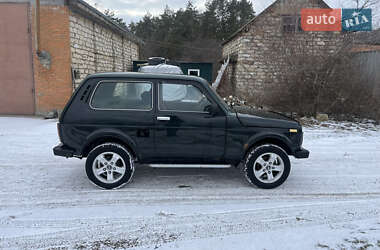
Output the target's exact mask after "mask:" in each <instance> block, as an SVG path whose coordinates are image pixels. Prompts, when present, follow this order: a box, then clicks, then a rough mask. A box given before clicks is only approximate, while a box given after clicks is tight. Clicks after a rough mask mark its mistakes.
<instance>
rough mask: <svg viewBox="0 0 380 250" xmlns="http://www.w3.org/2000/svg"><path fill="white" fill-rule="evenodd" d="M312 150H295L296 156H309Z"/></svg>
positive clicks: (298, 157) (299, 157) (301, 157)
mask: <svg viewBox="0 0 380 250" xmlns="http://www.w3.org/2000/svg"><path fill="white" fill-rule="evenodd" d="M309 155H310V152H309V151H308V150H306V149H304V148H300V149H298V150H296V151H295V152H294V157H295V158H297V159H304V158H309Z"/></svg>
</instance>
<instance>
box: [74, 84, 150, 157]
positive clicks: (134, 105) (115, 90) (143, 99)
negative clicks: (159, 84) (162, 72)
mask: <svg viewBox="0 0 380 250" xmlns="http://www.w3.org/2000/svg"><path fill="white" fill-rule="evenodd" d="M153 89H154V82H153V81H151V80H143V79H112V80H110V79H107V80H100V81H98V82H97V83H96V87H95V90H94V92H93V94H92V97H91V100H90V102H89V108H90V109H89V112H83V113H80V114H78V119H79V120H80V119H83V120H85V121H91V126H88V125H87V124H86V125H85V126H86V130H87V131H88V132H90V133H94V132H96V131H103V133H102V135H103V136H107V135H109V136H111V135H112V136H113V137H114V136H115V135H118V134H120V138H119V137H117V138H118V139H121V140H123V139H125V138H130V140H131V143H133V144H134V145H133V146H134V149H135V150H136V151H137V154H138V156H139V160H140V161H142V162H144V161H147V160H149V159H151V158H153V157H154V153H155V150H154V135H153V134H154V126H155V113H154V107H153V103H154V102H153V96H154V94H153Z"/></svg>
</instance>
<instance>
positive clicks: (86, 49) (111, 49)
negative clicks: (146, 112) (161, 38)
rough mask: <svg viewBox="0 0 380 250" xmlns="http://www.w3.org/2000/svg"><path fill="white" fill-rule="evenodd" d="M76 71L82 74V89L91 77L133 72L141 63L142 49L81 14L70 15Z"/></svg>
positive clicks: (73, 59) (76, 82)
mask: <svg viewBox="0 0 380 250" xmlns="http://www.w3.org/2000/svg"><path fill="white" fill-rule="evenodd" d="M69 19H70V46H71V57H72V68H73V69H74V70H78V71H79V73H80V79H76V80H75V85H76V86H78V84H79V83H80V81H82V80H83V79H84V78H85V77H86V76H87V75H88V74H93V73H96V72H107V71H131V70H132V61H133V60H138V59H139V46H138V44H136V43H135V42H132V41H130V40H129V39H128V38H126V37H122V36H121V35H119V34H118V33H115V32H114V31H112V30H110V29H108V28H105V27H103V26H101V25H99V24H98V23H96V22H94V21H92V20H90V19H88V18H86V17H84V16H82V15H80V14H77V13H73V12H71V13H70V18H69Z"/></svg>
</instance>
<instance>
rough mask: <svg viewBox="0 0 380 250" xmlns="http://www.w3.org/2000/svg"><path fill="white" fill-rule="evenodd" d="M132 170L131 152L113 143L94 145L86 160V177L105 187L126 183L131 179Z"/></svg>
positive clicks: (118, 186)
mask: <svg viewBox="0 0 380 250" xmlns="http://www.w3.org/2000/svg"><path fill="white" fill-rule="evenodd" d="M134 170H135V169H134V163H133V157H132V154H131V153H130V152H129V151H128V149H126V148H125V147H123V146H121V145H119V144H115V143H105V144H102V145H99V146H97V147H95V148H94V149H93V150H92V151H91V152H90V153H89V154H88V157H87V160H86V173H87V177H88V178H89V179H90V180H91V181H92V182H93V183H94V184H95V185H97V186H99V187H102V188H105V189H114V188H120V187H122V186H123V185H125V184H127V183H128V182H129V181H130V180H131V179H132V176H133V173H134Z"/></svg>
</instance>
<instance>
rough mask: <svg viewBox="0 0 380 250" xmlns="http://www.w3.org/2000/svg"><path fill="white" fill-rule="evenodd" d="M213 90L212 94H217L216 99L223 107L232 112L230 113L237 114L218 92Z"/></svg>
mask: <svg viewBox="0 0 380 250" xmlns="http://www.w3.org/2000/svg"><path fill="white" fill-rule="evenodd" d="M210 89H211V90H212V92H214V93H215V95H216V97H217V98H218V99H219V101H220V103H221V104H222V105H223V107H224V108H225V109H226V110H228V111H230V112H235V111H234V110H233V109H232V108H231V107H230V106H229V105H228V104H227V103H226V102H225V101H224V99H223V98H222V97H221V96H220V95H219V94H218V92H217V91H215V89H213V88H210Z"/></svg>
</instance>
